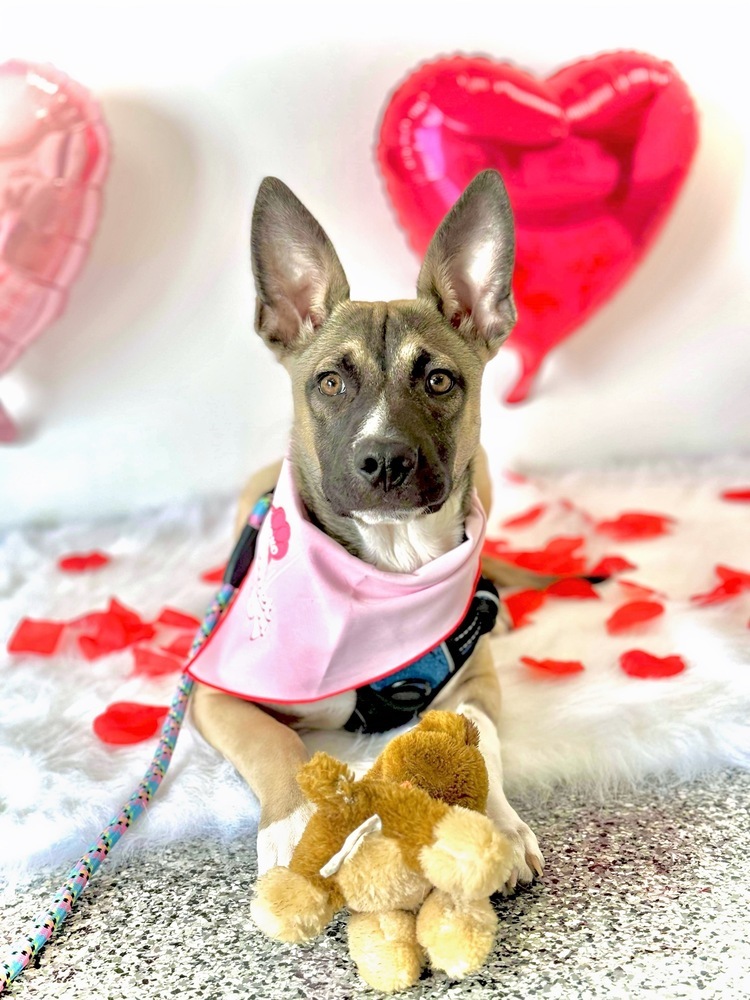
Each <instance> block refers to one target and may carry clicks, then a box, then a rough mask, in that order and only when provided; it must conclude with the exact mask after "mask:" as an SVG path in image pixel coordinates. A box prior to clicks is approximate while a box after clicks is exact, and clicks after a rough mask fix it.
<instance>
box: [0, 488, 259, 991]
mask: <svg viewBox="0 0 750 1000" xmlns="http://www.w3.org/2000/svg"><path fill="white" fill-rule="evenodd" d="M270 504H271V494H270V493H267V494H265V495H264V496H263V497H261V498H260V500H258V502H257V503H256V505H255V507H254V508H253V510H252V512H251V514H250V517H249V518H248V523H247V524H246V525H245V527H244V528H243V531H242V534H241V535H240V537H239V540H238V542H237V545H236V546H235V549H234V551H233V553H232V555H231V557H230V560H229V562H228V563H227V567H226V570H225V572H224V582H223V584H222V586H221V588H220V590H219V591H218V593H217V594H216V597H215V598H214V600H213V602H212V603H211V605H210V607H209V609H208V611H207V612H206V614H205V615H204V618H203V621H202V622H201V626H200V629H199V630H198V632H197V633H196V636H195V638H194V639H193V644H192V646H191V648H190V654H189V659H192V657H193V656H194V655H195V654H196V652H197V651H198V650H199V649H200V648H201V646H202V645H203V643H204V642H205V641H206V640H207V639H208V637H209V635H211V633H212V632H213V631H214V629H215V628H216V626H217V625H218V623H219V621H220V620H221V618H222V616H223V615H224V613H225V612H226V610H227V608H228V607H229V605H230V604H231V603H232V598H233V597H234V594H235V592H236V591H237V588H238V587H239V585H240V583H241V582H242V580H243V578H244V576H245V574H246V573H247V571H248V569H249V567H250V564H251V562H252V559H253V555H254V553H255V541H256V538H257V536H258V531H259V529H260V525H261V524H262V522H263V518H264V517H265V516H266V513H267V512H268V508H269V507H270ZM193 684H194V682H193V680H192V679H191V678H190V677H188V675H187V674H183V675H182V676H181V677H180V682H179V684H178V686H177V691H176V692H175V694H174V697H173V699H172V703H171V705H170V707H169V712H168V713H167V717H166V719H165V721H164V725H163V726H162V731H161V736H160V739H159V743H158V745H157V747H156V751H155V752H154V756H153V757H152V759H151V763H150V765H149V767H148V770H147V771H146V773H145V775H144V776H143V780H142V781H141V783H140V784H139V785H138V787H137V788H136V789H135V791H134V792H133V794H132V795H131V796H130V798H129V799H128V800H127V802H125V804H124V805H123V806H122V808H121V809H120V811H119V812H118V814H117V815H116V816H115V817H114V819H112V820H111V822H110V823H108V824H107V826H106V827H105V828H104V829H103V830H102V832H101V833H100V834H99V837H98V839H97V840H96V843H94V844H93V845H92V846H91V847H90V848H89V849H88V851H86V853H85V854H84V855H83V856H82V857H81V858H79V860H78V861H77V862H76V864H75V865H73V867H72V868H71V870H70V871H69V872H68V877H67V879H66V881H65V882H64V883H63V885H61V886H60V888H59V889H58V890H57V892H56V893H55V895H54V896H53V897H52V899H51V900H50V905H49V906H48V908H47V909H46V910H44V911H43V912H42V913H40V914H39V916H38V917H37V918H36V920H34V922H33V923H32V924H31V926H30V927H29V928H27V932H26V934H24V935H23V936H22V937H20V938H19V939H18V940H17V941H15V942H14V943H13V944H12V945H11V946H10V948H9V950H8V952H7V953H5V954H4V955H3V956H2V957H1V958H0V993H2V992H4V991H5V990H6V989H7V987H8V986H9V985H10V983H12V982H13V980H14V979H17V978H18V976H20V975H21V973H22V972H23V970H24V969H25V968H27V966H28V965H29V963H30V962H31V961H32V960H33V959H35V958H36V957H37V956H38V955H39V953H40V952H41V950H42V949H43V948H44V946H45V945H46V944H47V942H48V941H49V940H50V938H51V937H52V936H53V934H54V933H55V932H56V931H58V930H59V929H60V927H61V926H62V925H63V923H64V921H65V918H66V917H67V916H68V914H69V913H70V912H71V911H72V909H73V906H74V905H75V903H76V901H77V899H78V897H79V896H80V895H81V893H82V892H83V890H84V889H85V888H86V886H87V885H88V884H89V882H90V880H91V878H92V876H93V875H94V874H95V873H96V872H97V871H98V869H99V867H100V865H101V863H102V862H103V861H104V859H105V858H106V857H107V855H108V854H109V852H110V851H111V850H112V848H113V847H114V846H115V844H116V843H117V842H118V841H119V839H120V837H122V836H123V834H125V833H127V831H128V829H129V828H130V827H131V826H132V825H133V824H134V823H135V821H136V820H137V819H138V818H139V817H140V816H141V814H142V813H143V812H144V810H145V809H146V807H147V806H148V805H149V803H150V802H151V800H152V799H153V798H154V796H155V795H156V793H157V791H158V790H159V786H160V785H161V783H162V781H163V780H164V776H165V774H166V773H167V769H168V767H169V764H170V761H171V760H172V755H173V754H174V748H175V744H176V742H177V737H178V736H179V734H180V729H181V728H182V723H183V721H184V719H185V712H186V710H187V706H188V701H189V699H190V694H191V692H192V690H193Z"/></svg>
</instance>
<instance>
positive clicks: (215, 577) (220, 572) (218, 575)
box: [201, 566, 226, 583]
mask: <svg viewBox="0 0 750 1000" xmlns="http://www.w3.org/2000/svg"><path fill="white" fill-rule="evenodd" d="M225 569H226V566H217V567H216V569H209V570H207V571H206V572H205V573H201V580H202V581H203V582H204V583H221V582H222V580H223V579H224V570H225Z"/></svg>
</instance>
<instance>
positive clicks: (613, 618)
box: [606, 601, 664, 635]
mask: <svg viewBox="0 0 750 1000" xmlns="http://www.w3.org/2000/svg"><path fill="white" fill-rule="evenodd" d="M663 614H664V605H663V604H661V603H660V602H659V601H629V602H628V603H627V604H622V605H620V607H619V608H617V610H616V611H614V612H613V613H612V614H611V615H610V616H609V618H608V619H607V622H606V626H607V631H608V632H609V634H610V635H617V634H618V633H620V632H626V631H627V630H628V629H629V628H632V627H633V626H634V625H641V624H642V623H643V622H647V621H650V620H651V619H652V618H658V617H659V615H663Z"/></svg>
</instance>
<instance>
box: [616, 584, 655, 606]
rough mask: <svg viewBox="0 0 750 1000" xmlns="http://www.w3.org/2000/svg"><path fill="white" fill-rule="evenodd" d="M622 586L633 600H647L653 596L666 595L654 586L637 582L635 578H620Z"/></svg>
mask: <svg viewBox="0 0 750 1000" xmlns="http://www.w3.org/2000/svg"><path fill="white" fill-rule="evenodd" d="M617 582H618V584H619V585H620V587H621V588H622V589H623V590H624V591H625V593H626V594H627V595H628V597H629V598H630V599H631V601H637V600H645V601H648V600H649V599H650V598H652V597H664V596H665V595H664V594H662V593H660V592H659V591H658V590H654V589H653V587H647V586H646V585H645V584H644V583H636V581H635V580H618V581H617Z"/></svg>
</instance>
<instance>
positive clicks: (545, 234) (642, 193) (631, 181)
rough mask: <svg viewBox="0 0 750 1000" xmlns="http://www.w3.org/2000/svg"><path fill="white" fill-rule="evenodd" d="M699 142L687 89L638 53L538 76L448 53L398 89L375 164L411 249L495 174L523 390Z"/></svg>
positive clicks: (648, 224) (647, 229) (629, 266)
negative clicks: (506, 201) (507, 236)
mask: <svg viewBox="0 0 750 1000" xmlns="http://www.w3.org/2000/svg"><path fill="white" fill-rule="evenodd" d="M697 139H698V126H697V114H696V109H695V106H694V104H693V101H692V99H691V97H690V94H689V92H688V90H687V87H686V86H685V84H684V83H683V81H682V80H681V79H680V77H679V76H678V75H677V73H676V72H675V70H674V68H673V67H672V66H670V65H669V63H665V62H661V61H660V60H658V59H655V58H654V57H653V56H648V55H642V54H639V53H636V52H614V53H608V54H605V55H600V56H597V57H596V58H594V59H586V60H583V61H581V62H576V63H574V64H572V65H571V66H567V67H565V68H564V69H561V70H559V71H558V72H557V73H555V74H554V75H553V76H551V77H549V78H547V79H546V80H543V79H537V78H536V77H534V76H531V75H530V74H529V73H525V72H524V71H523V70H521V69H518V68H517V67H516V66H512V65H511V64H509V63H496V62H492V61H491V60H490V59H486V58H480V57H474V58H468V57H465V56H454V57H451V58H447V59H439V60H437V61H436V62H433V63H428V64H426V65H424V66H421V67H420V68H419V69H418V70H416V71H415V72H414V73H412V74H411V75H410V76H409V77H408V78H407V79H406V80H405V81H404V82H403V83H402V84H401V85H400V86H399V87H398V89H397V90H396V91H395V93H394V94H393V96H392V97H391V99H390V100H389V102H388V105H387V107H386V110H385V113H384V115H383V120H382V123H381V126H380V140H379V143H378V149H377V154H378V161H379V163H380V168H381V171H382V173H383V176H384V178H385V183H386V187H387V190H388V193H389V195H390V198H391V201H392V202H393V205H394V208H395V210H396V214H397V217H398V220H399V222H400V223H401V225H402V226H403V228H404V229H405V230H406V232H407V234H408V237H409V241H410V243H411V244H412V246H413V247H414V249H415V250H416V251H417V253H419V254H420V255H421V254H423V253H424V251H425V249H426V248H427V245H428V243H429V241H430V239H431V237H432V235H433V233H434V232H435V229H436V227H437V225H438V224H439V222H440V220H441V219H442V218H443V216H444V215H445V213H446V212H447V210H448V209H449V208H450V207H451V205H452V204H453V203H454V202H455V201H456V199H457V198H458V196H459V195H460V193H461V192H462V191H463V189H464V188H465V187H466V185H467V184H468V183H469V181H470V180H471V179H472V178H473V177H474V176H475V175H476V174H477V173H478V172H479V171H480V170H484V169H486V168H487V167H495V168H497V169H498V170H499V171H500V173H501V174H502V175H503V179H504V180H505V183H506V186H507V188H508V194H509V197H510V201H511V204H512V205H513V210H514V214H515V219H516V227H517V257H516V261H517V263H516V273H515V279H514V285H513V288H514V293H515V296H516V302H517V305H518V314H519V320H518V324H517V326H516V328H515V330H514V331H513V333H512V334H511V337H510V340H509V344H510V345H511V346H512V347H514V348H515V349H516V351H517V352H518V354H519V356H520V361H521V376H520V378H519V380H518V382H517V383H516V385H515V386H514V387H513V388H512V389H511V391H510V393H509V394H508V396H507V401H508V402H518V401H520V400H522V399H524V398H525V397H526V395H527V393H528V390H529V388H530V386H531V382H532V380H533V377H534V375H535V374H536V371H537V370H538V368H539V365H540V364H541V361H542V359H543V358H544V356H545V354H546V353H547V352H548V351H549V350H550V349H551V348H552V347H553V346H554V345H555V344H557V343H558V342H559V341H561V340H562V339H563V338H564V337H566V336H567V335H568V334H570V333H571V332H572V331H573V330H574V329H575V328H576V327H577V326H579V325H580V324H581V323H582V322H583V321H584V320H585V319H586V318H587V317H589V316H590V315H591V314H592V313H593V312H594V311H595V310H596V309H597V308H598V307H599V306H600V305H602V303H604V302H605V301H606V300H607V298H608V297H609V296H610V295H611V294H612V293H613V292H614V291H615V290H616V289H617V288H618V286H619V285H620V284H621V283H622V282H623V281H624V280H625V278H627V276H628V275H629V274H630V273H631V272H632V271H633V269H634V267H635V265H636V264H637V263H638V261H639V260H640V259H641V257H642V256H643V254H644V252H645V250H646V248H647V247H648V246H649V245H650V244H651V243H652V242H653V240H654V237H655V236H656V234H657V232H658V230H659V227H660V225H661V223H662V222H663V221H664V219H665V218H666V216H667V214H668V212H669V209H670V208H671V206H672V204H673V202H674V200H675V197H676V195H677V193H678V191H679V189H680V187H681V185H682V183H683V181H684V179H685V176H686V174H687V171H688V168H689V166H690V162H691V160H692V157H693V153H694V151H695V147H696V144H697Z"/></svg>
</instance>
